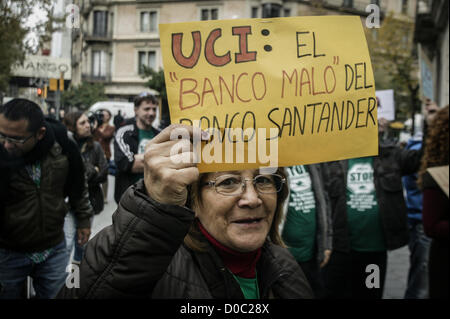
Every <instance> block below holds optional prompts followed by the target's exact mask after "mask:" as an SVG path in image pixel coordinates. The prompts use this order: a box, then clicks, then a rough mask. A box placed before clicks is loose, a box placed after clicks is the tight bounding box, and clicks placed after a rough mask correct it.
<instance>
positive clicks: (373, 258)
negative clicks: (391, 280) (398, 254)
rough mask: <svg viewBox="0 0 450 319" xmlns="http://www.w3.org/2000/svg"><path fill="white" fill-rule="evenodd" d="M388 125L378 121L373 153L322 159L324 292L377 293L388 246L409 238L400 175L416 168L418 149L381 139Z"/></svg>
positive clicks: (347, 295)
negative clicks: (329, 230)
mask: <svg viewBox="0 0 450 319" xmlns="http://www.w3.org/2000/svg"><path fill="white" fill-rule="evenodd" d="M387 125H388V122H387V121H379V155H378V156H375V157H363V158H353V159H349V160H344V161H335V162H330V163H327V165H326V177H325V181H326V185H327V191H328V194H329V196H330V199H331V207H332V214H333V252H332V254H331V257H330V261H329V262H328V264H327V265H326V266H325V267H324V272H323V273H324V282H325V288H326V291H327V292H326V294H327V298H361V299H381V298H382V296H383V289H384V280H385V276H386V267H387V250H393V249H397V248H400V247H402V246H404V245H406V244H407V243H408V228H407V219H406V216H407V215H406V205H405V200H404V197H403V186H402V180H401V177H402V176H404V175H408V174H413V173H415V172H417V170H418V168H419V165H420V158H421V155H422V152H421V151H420V150H404V149H401V148H399V147H398V146H397V145H396V144H394V143H393V142H392V141H391V140H389V139H383V136H385V135H386V130H387ZM369 265H374V267H375V268H374V269H375V270H372V271H373V272H374V274H375V275H374V276H373V277H369V279H370V280H372V282H370V280H369V282H368V281H367V278H368V276H369V275H370V272H369V273H368V272H367V267H368V266H369Z"/></svg>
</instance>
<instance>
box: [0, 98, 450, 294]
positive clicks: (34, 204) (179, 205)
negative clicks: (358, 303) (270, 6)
mask: <svg viewBox="0 0 450 319" xmlns="http://www.w3.org/2000/svg"><path fill="white" fill-rule="evenodd" d="M158 104H159V101H158V99H157V98H156V97H155V96H153V95H151V94H149V93H142V94H140V95H139V96H137V97H136V98H135V101H134V110H135V117H134V118H129V119H124V118H123V117H122V116H121V114H115V116H114V118H113V117H112V116H113V114H111V112H110V111H108V110H106V109H105V110H101V111H100V113H101V116H94V117H92V118H91V117H90V116H89V115H88V114H86V113H84V112H82V111H76V112H68V113H65V114H64V113H59V117H60V121H58V119H57V118H56V115H55V114H56V112H55V110H54V111H52V112H51V113H49V114H48V116H47V117H44V114H43V112H42V111H41V108H40V107H39V106H38V105H37V104H35V103H33V102H31V101H28V100H25V99H13V100H11V101H10V102H8V103H6V104H4V105H2V106H1V107H0V173H1V177H0V181H1V183H0V299H3V298H21V297H23V287H24V283H25V281H26V279H27V277H31V278H32V279H33V285H34V290H35V291H36V297H37V298H55V297H56V296H58V298H124V297H126V298H130V297H131V298H136V297H150V298H152V297H154V298H236V299H240V298H246V299H259V298H261V299H262V298H307V299H309V298H318V299H336V298H355V299H357V298H362V299H381V298H382V296H383V289H384V282H385V278H386V273H387V271H388V269H387V258H388V255H387V252H388V251H391V250H394V249H398V248H400V247H403V246H405V245H408V247H409V251H410V265H409V273H408V282H407V289H406V291H405V298H407V299H415V298H418V299H422V298H446V297H448V271H449V268H448V249H449V247H448V239H449V238H448V220H449V216H448V193H447V194H445V193H444V192H443V191H442V189H441V188H440V187H439V186H438V184H437V183H436V181H435V179H433V177H432V175H431V174H430V170H429V168H433V167H439V166H447V170H448V164H449V163H448V147H449V140H448V106H445V107H442V108H439V107H437V106H436V105H435V104H431V103H427V105H426V107H425V123H424V130H423V131H424V133H423V137H422V135H420V134H416V135H414V136H413V138H412V139H411V140H410V141H409V142H408V144H407V145H406V147H402V146H400V145H399V143H398V142H397V141H394V140H391V139H388V138H386V136H387V134H386V131H387V130H388V122H387V121H385V120H384V119H380V120H379V125H378V127H379V155H378V156H374V157H364V158H353V159H348V160H341V161H334V162H328V163H320V164H312V165H298V166H294V167H287V168H278V169H277V171H276V172H271V173H270V174H268V173H264V172H261V171H259V170H242V171H226V172H213V173H202V174H199V172H198V169H197V167H196V164H195V163H185V162H180V161H178V162H174V161H172V159H171V156H172V155H173V154H171V147H172V146H173V144H174V141H172V140H171V136H173V135H174V134H175V135H176V134H177V132H179V131H180V130H187V131H188V132H189V134H190V136H191V139H192V138H193V137H194V135H196V134H197V135H198V136H200V137H201V138H202V139H208V138H209V137H208V136H207V135H208V134H207V133H205V132H204V131H201V130H197V129H196V128H193V127H189V126H183V125H170V126H168V127H158V128H156V127H154V125H153V123H154V120H155V118H156V115H157V109H158ZM113 119H114V120H113ZM112 122H114V125H112ZM191 142H192V141H191ZM191 142H190V143H191ZM112 144H113V147H114V149H113V150H111V145H112ZM183 152H188V153H189V152H192V149H189V151H186V150H184V151H183ZM181 155H183V154H181ZM108 172H109V173H113V174H114V175H115V179H114V181H115V187H114V189H115V192H114V199H115V201H116V203H117V204H118V207H117V210H116V212H115V217H114V220H113V225H111V226H108V227H106V228H104V229H103V230H102V231H100V232H99V233H98V234H97V235H96V236H95V238H93V239H91V240H89V241H88V239H89V237H90V232H91V230H90V229H91V225H92V220H93V218H94V216H95V215H96V214H99V213H101V212H102V210H103V209H104V203H105V202H106V201H107V198H108V194H107V188H108V184H107V179H108ZM72 254H73V257H72V258H71V256H72ZM71 263H75V264H78V265H79V267H80V276H81V281H82V285H81V286H80V287H79V288H69V287H67V286H66V285H65V281H66V277H67V275H68V273H67V272H66V266H67V265H69V264H71ZM370 265H375V266H376V267H377V274H378V278H376V280H375V283H374V282H369V283H368V275H369V273H368V271H367V269H368V268H367V267H368V266H370ZM58 293H59V294H58Z"/></svg>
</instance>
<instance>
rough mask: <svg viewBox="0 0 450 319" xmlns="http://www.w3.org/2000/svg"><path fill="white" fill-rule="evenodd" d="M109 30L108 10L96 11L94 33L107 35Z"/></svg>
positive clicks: (100, 35)
mask: <svg viewBox="0 0 450 319" xmlns="http://www.w3.org/2000/svg"><path fill="white" fill-rule="evenodd" d="M107 32H108V12H107V11H94V35H95V36H99V37H105V36H106V34H107Z"/></svg>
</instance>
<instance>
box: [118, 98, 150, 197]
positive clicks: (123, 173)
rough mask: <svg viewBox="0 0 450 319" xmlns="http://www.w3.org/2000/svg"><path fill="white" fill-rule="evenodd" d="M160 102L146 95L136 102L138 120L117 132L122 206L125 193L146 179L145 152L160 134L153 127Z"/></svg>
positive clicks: (119, 189)
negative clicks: (122, 197)
mask: <svg viewBox="0 0 450 319" xmlns="http://www.w3.org/2000/svg"><path fill="white" fill-rule="evenodd" d="M157 111H158V100H157V98H156V97H155V96H153V95H151V94H149V93H147V92H144V93H142V94H140V95H139V96H137V97H136V99H135V101H134V112H135V118H133V119H128V120H126V121H125V124H124V125H123V126H121V127H120V128H118V129H117V131H116V135H115V138H114V162H115V164H116V167H117V172H116V185H115V191H114V199H115V201H116V202H117V203H119V200H120V197H121V196H122V194H123V193H124V192H125V190H126V189H127V188H128V187H129V186H131V185H133V184H134V183H136V182H137V181H138V180H140V179H141V178H143V176H144V164H143V163H144V151H145V146H146V145H147V143H148V141H150V140H151V139H152V138H153V137H154V136H155V135H157V134H158V133H159V130H157V129H156V128H154V127H153V122H154V121H155V119H156V116H157Z"/></svg>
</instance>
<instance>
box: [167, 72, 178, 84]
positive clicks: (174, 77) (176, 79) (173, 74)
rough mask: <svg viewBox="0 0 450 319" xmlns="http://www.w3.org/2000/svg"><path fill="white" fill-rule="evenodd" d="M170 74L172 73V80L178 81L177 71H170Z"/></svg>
mask: <svg viewBox="0 0 450 319" xmlns="http://www.w3.org/2000/svg"><path fill="white" fill-rule="evenodd" d="M169 75H170V80H171V81H172V82H175V81H178V78H177V75H176V74H175V72H169ZM174 79H175V80H174Z"/></svg>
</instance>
